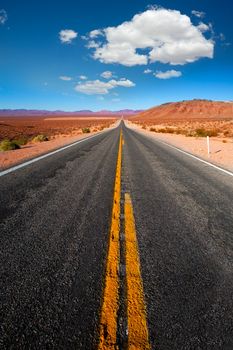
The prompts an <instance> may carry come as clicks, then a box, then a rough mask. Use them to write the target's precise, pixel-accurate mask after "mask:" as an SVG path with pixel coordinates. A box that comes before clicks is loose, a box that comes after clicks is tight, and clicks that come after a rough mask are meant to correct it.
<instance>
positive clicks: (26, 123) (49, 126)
mask: <svg viewBox="0 0 233 350" xmlns="http://www.w3.org/2000/svg"><path fill="white" fill-rule="evenodd" d="M115 121H116V118H114V116H103V117H102V116H98V117H93V116H90V117H89V116H84V117H82V116H78V117H67V116H62V115H61V116H56V117H51V116H43V117H35V116H34V117H18V116H17V117H15V116H11V117H1V116H0V142H1V141H2V140H5V139H8V140H10V141H16V142H18V143H19V144H20V149H16V150H14V151H5V152H0V169H1V170H2V169H5V168H8V167H10V166H12V165H14V164H17V163H19V162H21V161H24V160H26V159H30V158H32V157H35V156H38V155H40V154H43V153H46V152H48V151H50V150H53V149H56V148H58V147H61V146H63V145H65V144H68V143H71V142H74V141H76V140H77V139H81V138H84V137H86V136H87V135H92V134H93V133H96V132H99V131H102V130H104V129H105V128H109V127H110V126H111V125H112V124H114V123H115ZM38 135H44V136H45V137H46V138H47V139H48V141H47V142H35V141H36V137H37V136H38Z"/></svg>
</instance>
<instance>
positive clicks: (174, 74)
mask: <svg viewBox="0 0 233 350" xmlns="http://www.w3.org/2000/svg"><path fill="white" fill-rule="evenodd" d="M154 76H155V77H156V78H158V79H171V78H179V77H181V76H182V73H181V72H180V71H177V70H174V69H172V70H168V71H166V72H161V71H158V72H156V73H154Z"/></svg>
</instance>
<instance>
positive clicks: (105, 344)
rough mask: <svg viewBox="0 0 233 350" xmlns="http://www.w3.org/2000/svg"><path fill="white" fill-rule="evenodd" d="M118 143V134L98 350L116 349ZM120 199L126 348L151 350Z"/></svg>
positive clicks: (129, 218)
mask: <svg viewBox="0 0 233 350" xmlns="http://www.w3.org/2000/svg"><path fill="white" fill-rule="evenodd" d="M122 144H123V138H122V132H121V134H120V141H119V150H118V158H117V168H116V178H115V187H114V198H113V209H112V221H111V228H110V238H109V247H108V256H107V266H106V276H105V286H104V293H103V303H102V309H101V318H100V339H99V346H98V349H99V350H106V349H114V350H116V349H119V348H118V346H117V313H118V309H119V284H120V283H119V282H120V281H119V263H120V220H121V217H120V214H121V206H120V200H121V164H122ZM124 199H125V205H124V217H125V262H126V290H127V295H126V304H127V305H126V307H127V324H128V349H130V350H133V349H135V350H136V349H138V350H149V349H150V348H151V347H150V343H149V336H148V329H147V321H146V307H145V302H144V294H143V283H142V278H141V272H140V259H139V253H138V243H137V237H136V230H135V223H134V215H133V207H132V202H131V198H130V195H129V194H128V193H126V194H125V198H124Z"/></svg>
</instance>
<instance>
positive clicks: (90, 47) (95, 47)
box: [86, 40, 100, 49]
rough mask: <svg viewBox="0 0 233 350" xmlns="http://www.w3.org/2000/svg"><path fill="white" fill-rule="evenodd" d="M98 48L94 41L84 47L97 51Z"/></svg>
mask: <svg viewBox="0 0 233 350" xmlns="http://www.w3.org/2000/svg"><path fill="white" fill-rule="evenodd" d="M99 46H100V45H99V44H98V43H97V42H95V41H94V40H91V41H89V42H88V43H87V45H86V47H87V48H88V49H97V48H98V47H99Z"/></svg>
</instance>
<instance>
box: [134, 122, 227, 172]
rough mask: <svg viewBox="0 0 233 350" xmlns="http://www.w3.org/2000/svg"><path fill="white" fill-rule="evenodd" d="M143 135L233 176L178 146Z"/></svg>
mask: <svg viewBox="0 0 233 350" xmlns="http://www.w3.org/2000/svg"><path fill="white" fill-rule="evenodd" d="M131 130H134V129H131ZM134 131H135V132H138V133H140V131H136V130H134ZM143 135H145V136H148V137H149V138H150V139H152V140H155V141H156V142H159V143H162V144H164V145H166V146H168V147H170V148H173V149H175V150H176V151H178V152H180V153H183V154H186V156H189V157H191V158H194V159H196V160H199V162H201V163H204V164H207V165H209V166H210V167H212V168H214V169H217V170H220V171H222V172H223V173H225V174H227V175H230V176H233V173H232V172H231V171H228V170H225V169H223V168H221V167H219V166H217V165H214V164H213V163H210V162H207V160H204V159H201V158H199V157H197V156H194V155H193V154H191V153H189V152H186V151H183V150H182V149H180V148H178V147H176V146H172V145H170V144H169V143H167V142H164V141H161V140H159V139H157V138H156V137H153V136H151V135H146V134H143Z"/></svg>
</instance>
